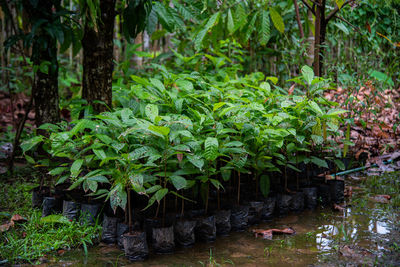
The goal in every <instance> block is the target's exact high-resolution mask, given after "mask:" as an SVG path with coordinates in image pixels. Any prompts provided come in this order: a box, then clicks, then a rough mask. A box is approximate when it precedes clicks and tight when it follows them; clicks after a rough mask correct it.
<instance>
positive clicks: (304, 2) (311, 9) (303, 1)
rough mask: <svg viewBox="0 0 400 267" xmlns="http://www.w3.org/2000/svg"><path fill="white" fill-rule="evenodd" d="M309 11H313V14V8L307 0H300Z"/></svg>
mask: <svg viewBox="0 0 400 267" xmlns="http://www.w3.org/2000/svg"><path fill="white" fill-rule="evenodd" d="M300 1H301V2H302V3H303V4H304V5H305V6H306V7H307V8H308V9H309V10H310V11H311V13H313V14H314V15H315V10H314V8H312V7H311V6H310V5H309V4H308V3H307V2H306V0H300Z"/></svg>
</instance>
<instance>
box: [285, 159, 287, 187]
mask: <svg viewBox="0 0 400 267" xmlns="http://www.w3.org/2000/svg"><path fill="white" fill-rule="evenodd" d="M284 173H285V191H287V168H286V164H285V171H284Z"/></svg>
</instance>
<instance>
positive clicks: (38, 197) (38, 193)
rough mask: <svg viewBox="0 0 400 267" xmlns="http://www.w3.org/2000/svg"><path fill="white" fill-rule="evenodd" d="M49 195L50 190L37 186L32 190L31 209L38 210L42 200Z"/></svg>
mask: <svg viewBox="0 0 400 267" xmlns="http://www.w3.org/2000/svg"><path fill="white" fill-rule="evenodd" d="M48 195H50V188H49V187H47V186H42V187H40V186H38V187H35V188H33V190H32V207H33V208H40V206H41V205H42V203H43V198H44V197H46V196H48Z"/></svg>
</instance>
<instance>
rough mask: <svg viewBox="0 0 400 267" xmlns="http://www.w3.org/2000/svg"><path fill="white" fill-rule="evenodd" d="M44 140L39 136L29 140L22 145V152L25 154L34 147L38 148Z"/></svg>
mask: <svg viewBox="0 0 400 267" xmlns="http://www.w3.org/2000/svg"><path fill="white" fill-rule="evenodd" d="M43 139H44V137H43V136H42V135H38V136H35V137H32V138H31V139H28V140H26V141H24V142H22V144H21V149H22V152H24V153H25V152H26V151H29V150H31V149H32V148H33V147H34V146H36V145H37V144H39V143H40V142H42V141H43Z"/></svg>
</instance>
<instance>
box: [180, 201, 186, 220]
mask: <svg viewBox="0 0 400 267" xmlns="http://www.w3.org/2000/svg"><path fill="white" fill-rule="evenodd" d="M184 211H185V200H184V199H183V198H182V207H181V218H183V213H184Z"/></svg>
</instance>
